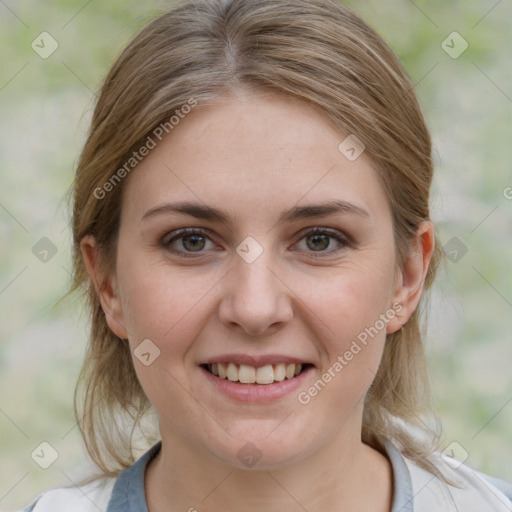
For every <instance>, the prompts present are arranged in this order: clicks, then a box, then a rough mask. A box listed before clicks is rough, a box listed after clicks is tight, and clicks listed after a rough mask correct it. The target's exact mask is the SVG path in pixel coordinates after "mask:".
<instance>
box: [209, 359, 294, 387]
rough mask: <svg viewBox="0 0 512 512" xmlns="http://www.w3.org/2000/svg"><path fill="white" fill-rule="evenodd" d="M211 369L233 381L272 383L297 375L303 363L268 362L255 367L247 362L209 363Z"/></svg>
mask: <svg viewBox="0 0 512 512" xmlns="http://www.w3.org/2000/svg"><path fill="white" fill-rule="evenodd" d="M209 369H210V371H211V373H213V375H216V376H217V377H220V378H221V379H228V380H230V381H232V382H241V383H243V384H254V383H257V384H272V383H273V382H274V381H277V382H280V381H283V380H285V379H291V378H293V377H295V376H297V375H298V374H299V373H300V372H301V371H302V364H295V363H290V364H285V363H280V364H274V365H271V364H267V365H265V366H260V367H258V368H255V367H254V366H250V365H247V364H240V365H238V364H236V363H213V364H211V365H209Z"/></svg>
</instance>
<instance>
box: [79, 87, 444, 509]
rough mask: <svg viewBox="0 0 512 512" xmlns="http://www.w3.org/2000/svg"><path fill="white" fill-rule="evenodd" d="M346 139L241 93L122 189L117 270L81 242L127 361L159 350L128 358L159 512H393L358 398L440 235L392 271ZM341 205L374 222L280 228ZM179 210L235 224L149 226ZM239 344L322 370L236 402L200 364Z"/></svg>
mask: <svg viewBox="0 0 512 512" xmlns="http://www.w3.org/2000/svg"><path fill="white" fill-rule="evenodd" d="M345 136H346V135H344V134H342V133H340V132H339V131H338V130H336V129H335V128H334V127H333V126H332V125H331V124H330V123H328V121H326V119H325V117H324V116H322V115H321V114H319V113H318V112H317V111H316V110H314V109H313V108H312V107H310V106H308V105H306V104H304V103H302V102H299V101H297V100H295V99H292V98H289V97H286V96H275V95H268V94H266V95H263V94H261V93H255V92H254V91H252V92H245V93H242V92H240V91H239V92H238V93H237V94H236V95H232V96H229V97H224V98H222V99H219V100H218V101H216V102H215V103H213V104H211V105H209V106H204V107H198V108H197V109H195V110H194V111H193V112H192V113H191V114H189V115H188V116H187V117H186V118H185V119H184V120H182V121H181V122H180V124H179V125H178V126H177V127H176V128H175V129H174V130H173V131H172V132H171V134H170V135H169V136H167V138H164V139H163V141H162V142H160V143H159V144H158V146H157V147H156V148H155V149H153V150H152V151H151V153H150V154H149V155H148V156H147V157H146V158H145V159H144V160H143V161H142V162H141V164H140V165H139V166H138V167H137V169H136V171H134V172H133V173H132V174H131V175H130V176H129V178H127V182H126V183H124V186H125V189H124V192H123V206H122V214H121V225H120V231H119V240H118V253H117V261H116V268H115V271H114V272H111V273H110V274H107V275H104V274H102V273H101V271H100V266H99V265H98V255H97V252H96V243H95V240H94V238H92V237H90V236H88V237H85V238H84V239H83V241H82V253H83V256H84V261H85V263H86V266H87V269H88V271H89V274H90V276H91V279H93V281H94V282H95V284H96V287H97V290H98V293H99V294H100V298H101V302H102V306H103V309H104V311H105V315H106V319H107V322H108V324H109V326H110V328H111V329H112V331H113V332H114V333H115V334H116V335H117V336H119V337H121V338H125V339H126V338H127V339H128V340H129V344H130V347H131V349H132V352H133V350H134V349H135V348H136V347H137V346H138V345H139V344H140V343H141V341H142V340H145V339H150V340H151V341H152V342H153V343H154V344H155V345H156V346H158V348H159V350H160V351H161V353H160V356H159V357H158V358H157V359H156V360H155V361H154V362H153V363H152V364H151V365H149V366H145V365H144V364H142V363H141V361H139V359H138V358H136V357H134V358H133V359H134V365H135V369H136V372H137V376H138V378H139V380H140V382H141V385H142V387H143V389H144V391H145V393H146V394H147V396H148V398H149V399H150V401H151V402H152V404H153V405H154V407H155V408H156V409H157V411H158V413H159V417H160V424H159V426H160V433H161V436H162V450H161V452H160V454H159V455H158V456H157V457H156V458H155V459H154V461H153V462H152V463H151V464H150V465H149V467H148V470H147V472H146V479H145V488H146V496H147V502H148V508H149V510H150V511H151V512H160V511H162V512H163V511H167V512H168V511H169V510H188V509H189V508H191V507H195V508H196V509H198V510H209V511H212V512H217V511H221V510H245V511H256V510H257V511H261V510H263V509H264V510H272V511H273V510H275V511H277V510H279V511H286V512H287V511H290V512H291V511H298V510H304V509H307V510H308V511H309V512H315V511H320V510H322V511H324V512H325V511H326V510H328V511H330V510H332V511H334V510H354V511H359V510H361V511H363V510H364V511H370V510H371V511H375V512H385V511H389V510H391V502H392V482H393V480H392V472H391V467H390V464H389V462H388V460H387V458H386V457H385V456H383V455H382V454H380V453H379V452H377V451H376V450H374V449H373V448H371V447H369V446H367V445H365V444H363V443H362V442H361V423H362V411H363V408H362V399H363V397H364V395H365V393H366V392H367V390H368V388H369V386H370V384H371V383H372V380H373V378H374V376H375V373H376V371H377V368H378V366H379V363H380V359H381V355H382V351H383V348H384V344H385V336H386V333H391V332H395V331H397V330H398V329H400V327H401V326H402V325H403V324H404V323H405V322H406V321H407V319H408V318H409V317H410V315H411V314H412V313H413V311H414V310H415V308H416V306H417V304H418V301H419V299H420V296H421V293H422V290H423V285H424V280H425V275H426V271H427V268H428V264H429V261H430V258H431V255H432V250H433V244H434V232H433V227H432V224H431V223H430V222H427V221H425V222H424V223H422V224H421V225H420V226H419V229H418V233H417V234H418V237H417V240H416V241H415V242H414V243H411V251H410V256H409V257H408V259H407V261H406V262H405V265H404V266H403V268H402V269H398V268H397V264H396V261H397V260H396V254H395V251H394V237H393V227H392V220H391V219H392V217H391V210H390V207H389V204H388V201H387V198H386V195H385V192H384V190H383V188H382V186H381V185H380V183H379V181H378V176H377V173H376V171H375V169H374V167H373V164H372V162H371V160H370V159H369V158H368V157H367V156H366V155H365V154H364V153H363V154H362V155H361V156H360V157H359V158H358V159H357V160H355V161H353V162H351V161H349V160H348V159H346V158H345V157H344V156H343V155H342V154H341V153H340V152H339V150H338V145H339V144H340V142H341V141H342V140H343V139H344V138H345ZM335 199H336V200H343V201H347V202H349V203H351V204H353V205H356V206H358V207H359V208H361V209H363V210H365V211H366V213H367V214H366V215H359V214H356V213H353V212H338V213H334V214H330V215H328V216H325V217H318V218H307V219H302V220H296V221H293V222H291V223H284V224H282V225H279V224H277V220H278V218H279V216H280V214H281V213H282V212H284V211H286V210H288V209H290V208H292V207H294V206H303V205H306V204H308V205H310V204H321V203H325V202H327V201H330V200H335ZM184 200H187V201H192V202H195V203H200V204H202V205H205V204H206V205H209V206H212V207H215V208H217V209H220V210H222V211H224V212H225V214H226V215H227V216H228V218H229V222H228V223H223V222H217V221H211V220H203V219H196V218H194V217H192V216H189V215H186V214H177V213H169V212H167V213H162V214H155V215H150V216H148V217H147V218H146V219H142V217H143V216H144V214H145V213H146V212H148V211H149V210H151V209H153V208H155V207H157V206H159V205H162V204H163V203H167V202H174V201H184ZM187 227H194V228H202V229H203V230H206V231H207V233H206V238H200V239H199V248H198V249H197V248H196V249H194V248H195V247H196V246H197V242H198V241H197V240H196V245H194V244H193V241H192V240H190V238H189V239H186V238H185V239H183V238H182V239H181V240H176V241H174V242H173V243H172V246H171V247H172V248H174V249H175V250H176V251H182V252H185V253H186V252H187V251H188V254H192V257H189V258H187V257H185V256H180V255H178V254H175V253H173V252H171V251H170V250H169V246H167V247H166V246H165V242H168V241H169V239H170V238H171V236H168V234H169V233H171V232H175V231H176V230H178V229H181V228H187ZM315 227H320V228H325V229H329V230H330V231H332V232H334V234H338V235H340V236H341V237H348V239H349V240H350V241H349V243H348V244H342V243H340V242H337V241H336V239H335V238H327V239H321V240H320V241H318V240H315V237H314V236H307V235H308V232H309V231H311V229H312V228H315ZM166 235H167V237H166ZM196 236H201V235H196ZM247 236H251V237H253V238H254V239H255V240H256V241H257V242H258V244H259V245H260V246H261V248H262V249H263V252H262V254H261V255H260V256H259V257H258V258H257V259H256V260H255V261H254V262H252V263H247V262H246V261H245V260H244V259H242V258H241V257H240V256H239V255H238V254H237V252H236V248H237V247H238V246H239V245H240V244H241V242H242V241H243V240H244V239H245V238H246V237H247ZM324 242H325V245H322V243H324ZM327 242H329V245H328V246H327ZM326 246H327V247H326ZM194 250H196V251H199V252H194ZM315 256H316V257H315ZM101 283H104V285H105V286H103V287H101V286H100V284H101ZM393 303H399V304H400V305H401V310H400V313H399V314H397V316H396V317H395V318H393V319H391V320H390V321H389V322H387V324H386V325H385V327H384V328H383V329H382V330H381V331H380V332H379V333H378V335H377V336H375V337H374V338H373V339H371V341H370V342H369V343H368V344H367V345H366V347H364V349H363V350H361V351H360V352H359V353H358V354H357V355H356V356H354V358H353V359H352V360H351V361H350V362H349V364H347V365H346V366H345V367H344V368H343V370H342V371H341V372H339V373H337V374H336V376H335V377H334V378H333V379H332V380H331V381H330V382H329V383H328V384H327V385H326V386H325V388H324V389H322V390H321V392H320V393H318V395H317V396H315V397H314V398H313V399H312V400H311V401H310V402H309V403H308V404H307V405H304V404H301V403H299V402H298V400H297V394H298V392H299V391H304V390H307V388H308V387H309V386H311V385H312V384H313V383H314V382H315V381H316V380H317V379H319V378H320V376H321V375H322V374H323V373H324V372H325V371H327V370H328V368H329V367H331V366H332V364H333V362H334V361H336V359H337V357H338V356H340V355H343V354H344V353H345V352H346V351H347V350H348V349H349V348H350V345H351V343H352V341H353V340H355V339H356V337H357V335H358V334H359V333H360V332H362V331H363V330H364V329H365V328H367V327H370V326H373V325H374V324H375V322H376V320H377V319H378V318H379V315H380V314H382V313H385V312H386V311H389V310H390V308H392V305H393ZM228 352H236V353H249V354H271V353H279V354H287V355H292V356H296V357H300V358H301V359H303V360H304V361H308V362H310V363H312V364H314V365H315V368H314V371H313V372H311V373H310V374H309V375H308V378H307V381H306V382H305V383H304V385H301V388H300V389H299V390H297V391H296V392H292V393H290V394H289V395H287V396H285V397H282V398H280V399H278V400H275V401H273V402H269V403H254V402H253V403H240V402H236V401H234V400H233V399H231V398H228V397H226V396H225V395H223V394H221V393H219V391H218V390H217V389H216V388H215V387H214V386H212V385H211V384H210V383H209V382H208V381H207V380H206V378H205V377H204V375H203V373H202V370H200V368H199V366H198V364H199V363H200V362H201V361H205V360H206V359H208V358H210V357H213V356H215V355H219V354H222V353H228ZM247 442H250V443H252V444H253V445H254V446H256V447H257V450H258V452H259V453H260V454H261V459H260V460H259V461H258V462H257V463H256V464H255V465H254V466H252V467H250V468H248V467H247V466H245V465H244V464H243V463H242V461H241V460H239V458H238V457H237V452H238V451H239V450H240V448H242V447H243V446H244V445H245V444H246V443H247ZM302 507H303V508H302Z"/></svg>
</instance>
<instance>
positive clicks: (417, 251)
mask: <svg viewBox="0 0 512 512" xmlns="http://www.w3.org/2000/svg"><path fill="white" fill-rule="evenodd" d="M434 244H435V234H434V226H433V224H432V222H430V221H423V222H422V223H421V224H420V225H419V226H418V229H417V231H416V237H415V239H414V240H413V241H412V242H411V245H410V249H409V254H408V256H407V257H406V260H405V262H404V265H403V268H402V269H401V271H400V272H399V274H398V276H397V282H396V286H395V293H394V295H393V302H398V303H399V304H400V305H401V306H402V307H401V310H400V311H398V310H397V312H396V316H395V318H393V319H392V320H391V321H390V322H389V323H388V325H387V329H386V332H387V333H388V334H391V333H394V332H396V331H398V330H400V329H401V328H402V327H403V326H404V324H406V323H407V321H408V320H409V318H410V317H411V315H412V314H413V313H414V311H415V310H416V307H417V306H418V304H419V301H420V298H421V295H422V293H423V288H424V285H425V278H426V276H427V271H428V267H429V265H430V260H431V258H432V254H433V252H434Z"/></svg>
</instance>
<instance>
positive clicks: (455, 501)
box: [404, 453, 512, 512]
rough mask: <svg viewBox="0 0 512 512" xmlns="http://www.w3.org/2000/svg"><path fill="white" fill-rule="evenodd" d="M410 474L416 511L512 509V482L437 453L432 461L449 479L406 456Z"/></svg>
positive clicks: (501, 511) (490, 511)
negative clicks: (437, 474) (438, 475)
mask: <svg viewBox="0 0 512 512" xmlns="http://www.w3.org/2000/svg"><path fill="white" fill-rule="evenodd" d="M404 461H405V463H406V465H407V468H408V469H409V473H410V475H411V482H412V487H413V495H414V511H415V512H432V511H433V510H436V511H437V510H438V511H439V512H452V511H458V510H464V512H473V511H474V512H512V484H510V483H508V482H505V481H503V480H499V479H497V478H493V477H490V476H488V475H485V474H484V473H481V472H479V471H476V470H474V469H472V468H470V467H469V466H467V465H466V464H464V463H463V462H461V461H459V460H457V459H454V458H451V457H446V456H443V455H441V454H440V453H436V454H434V455H433V457H432V462H433V463H434V464H435V466H436V467H437V468H438V469H439V471H440V472H441V473H442V474H443V475H444V476H445V477H446V478H447V479H448V480H449V481H450V483H446V482H445V481H444V480H443V479H442V478H440V477H437V476H434V475H433V474H432V473H430V472H428V471H426V470H425V469H423V468H421V467H420V466H418V465H417V464H416V463H415V462H413V461H412V460H410V459H408V458H406V457H404Z"/></svg>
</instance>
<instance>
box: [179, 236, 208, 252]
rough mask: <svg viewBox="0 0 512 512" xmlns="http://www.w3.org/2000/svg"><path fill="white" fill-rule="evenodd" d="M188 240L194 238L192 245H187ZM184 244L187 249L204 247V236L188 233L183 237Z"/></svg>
mask: <svg viewBox="0 0 512 512" xmlns="http://www.w3.org/2000/svg"><path fill="white" fill-rule="evenodd" d="M187 240H189V241H191V240H192V244H191V245H190V247H187ZM201 242H202V245H201ZM183 245H184V247H185V248H186V249H192V250H194V248H195V249H198V248H199V249H202V248H203V247H204V237H202V236H196V235H188V236H186V237H184V238H183Z"/></svg>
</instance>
